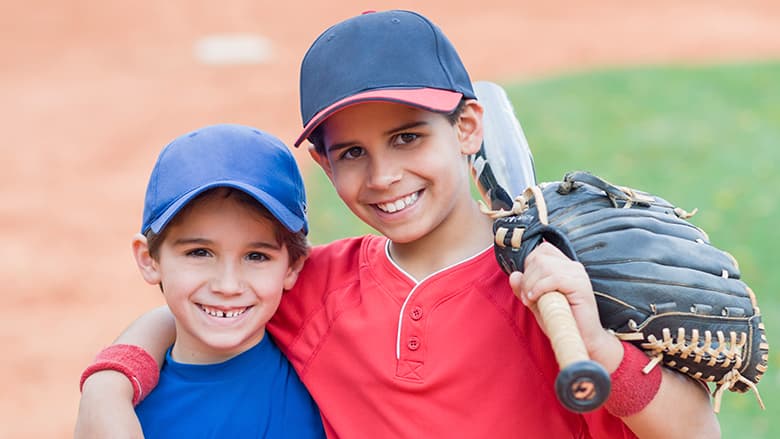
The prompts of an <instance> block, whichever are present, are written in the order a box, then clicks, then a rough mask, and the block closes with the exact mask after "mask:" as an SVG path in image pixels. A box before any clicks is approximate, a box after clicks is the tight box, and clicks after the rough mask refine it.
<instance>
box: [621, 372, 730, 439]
mask: <svg viewBox="0 0 780 439" xmlns="http://www.w3.org/2000/svg"><path fill="white" fill-rule="evenodd" d="M656 367H660V368H661V371H662V375H663V377H662V380H661V386H660V387H659V388H658V393H657V394H656V395H655V398H653V400H652V401H650V403H649V404H648V405H647V406H646V407H645V408H644V409H643V410H642V411H640V412H639V413H637V414H635V415H631V416H627V417H625V418H622V419H623V422H624V423H625V424H626V425H627V426H628V427H629V428H631V431H633V432H634V434H636V435H637V436H638V437H640V438H643V439H644V438H685V439H695V438H702V439H705V438H713V439H717V438H720V437H721V433H720V424H718V419H717V418H716V416H715V412H714V411H713V409H712V405H711V404H710V398H709V394H708V393H707V391H706V388H705V387H704V386H703V385H701V384H700V383H697V382H695V381H693V380H692V379H690V378H688V377H687V376H686V375H684V374H682V373H679V372H675V371H673V370H669V369H667V368H665V367H661V366H656Z"/></svg>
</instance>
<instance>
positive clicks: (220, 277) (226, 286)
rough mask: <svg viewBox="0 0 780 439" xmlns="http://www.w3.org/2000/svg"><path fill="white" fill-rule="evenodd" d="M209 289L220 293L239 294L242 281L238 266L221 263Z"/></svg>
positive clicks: (242, 286)
mask: <svg viewBox="0 0 780 439" xmlns="http://www.w3.org/2000/svg"><path fill="white" fill-rule="evenodd" d="M211 289H212V291H214V292H215V293H220V294H241V292H242V291H243V290H244V282H243V281H242V280H241V273H240V270H239V268H238V267H236V266H235V264H232V263H224V264H221V265H220V267H219V268H218V269H217V272H216V273H215V275H214V278H213V280H212V282H211Z"/></svg>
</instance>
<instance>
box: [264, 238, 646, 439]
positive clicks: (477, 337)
mask: <svg viewBox="0 0 780 439" xmlns="http://www.w3.org/2000/svg"><path fill="white" fill-rule="evenodd" d="M387 242H388V241H387V239H386V238H384V237H377V236H366V237H362V238H351V239H346V240H341V241H337V242H334V243H331V244H328V245H325V246H320V247H315V248H314V249H313V251H312V254H311V256H310V257H309V259H308V260H307V262H306V265H305V267H304V269H303V271H302V273H301V275H300V277H299V279H298V282H297V284H296V286H295V288H294V289H293V290H291V291H288V292H286V293H285V296H284V298H283V301H282V304H281V306H280V307H279V311H278V312H277V315H276V316H275V317H274V319H273V320H272V322H271V324H270V325H269V330H270V331H271V333H272V334H273V335H274V336H275V338H276V340H277V341H278V343H279V345H280V347H281V348H282V350H283V351H284V352H285V353H286V354H287V355H288V357H289V359H290V361H291V362H292V364H293V366H294V367H295V368H296V369H297V371H298V373H299V375H300V377H301V380H302V381H303V383H304V384H305V385H306V387H307V388H308V389H309V391H310V392H311V393H312V396H313V397H314V399H315V401H316V402H317V403H318V404H319V407H320V411H321V413H322V417H323V420H324V423H325V427H326V430H327V432H328V435H329V437H333V438H337V437H338V438H361V439H363V438H372V439H378V438H545V439H560V438H590V437H593V438H633V437H635V436H634V435H633V434H632V433H631V431H630V430H629V429H628V427H626V426H625V425H624V424H623V423H622V422H621V421H620V419H618V418H616V417H614V416H612V415H610V414H609V413H608V412H606V411H605V410H603V409H599V410H596V411H594V412H591V413H588V414H585V415H579V414H575V413H571V412H569V411H567V410H566V409H564V408H563V407H562V406H561V404H560V403H559V402H558V400H557V399H556V396H555V392H554V381H555V377H556V375H557V373H558V366H557V364H556V362H555V357H554V354H553V352H552V349H551V347H550V343H549V341H548V339H547V338H546V337H545V335H544V333H543V332H542V331H541V329H540V328H539V326H538V325H537V323H536V320H535V318H534V316H533V314H531V312H530V311H528V310H527V308H525V307H524V306H523V304H522V303H521V302H520V301H519V300H518V299H517V298H516V297H515V296H514V294H513V293H512V290H511V288H510V287H509V282H508V279H507V276H506V274H504V273H503V272H502V271H501V269H500V268H499V266H498V264H497V263H496V261H495V257H494V255H493V251H492V249H490V248H489V249H485V250H484V251H483V252H481V253H479V254H477V255H475V256H473V257H472V258H470V259H468V260H465V261H462V262H460V263H458V264H456V265H454V266H451V267H447V268H446V269H443V270H441V271H439V272H437V273H434V274H432V275H430V276H428V277H427V278H425V279H423V280H421V281H419V282H418V281H416V280H415V279H413V278H412V277H411V276H409V275H408V274H406V273H405V272H404V271H403V270H402V269H400V268H399V267H398V266H397V265H395V264H394V263H393V262H392V260H391V258H390V257H389V254H388V252H387Z"/></svg>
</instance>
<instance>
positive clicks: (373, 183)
mask: <svg viewBox="0 0 780 439" xmlns="http://www.w3.org/2000/svg"><path fill="white" fill-rule="evenodd" d="M402 175H403V171H402V170H401V167H400V166H398V165H396V163H395V161H393V160H390V159H389V158H387V157H386V156H381V157H376V158H374V159H373V160H372V161H371V169H370V171H369V175H368V187H370V188H371V189H385V188H387V187H389V186H390V185H392V184H393V183H395V182H398V181H400V180H401V176H402Z"/></svg>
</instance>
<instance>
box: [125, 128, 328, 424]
mask: <svg viewBox="0 0 780 439" xmlns="http://www.w3.org/2000/svg"><path fill="white" fill-rule="evenodd" d="M141 231H142V233H140V234H137V235H136V236H135V237H134V238H133V254H134V256H135V259H136V262H137V264H138V268H139V269H140V271H141V275H142V276H143V278H144V280H146V282H148V283H150V284H153V285H154V284H157V285H160V289H161V290H162V292H163V295H164V296H165V300H166V302H167V303H168V307H169V308H170V310H171V311H172V313H173V315H174V318H175V325H176V341H175V342H174V344H173V346H171V347H170V348H169V349H168V351H167V353H166V356H165V361H164V363H163V366H162V371H161V373H160V380H159V385H158V386H157V387H156V388H155V389H154V391H152V392H151V393H150V394H149V395H148V396H147V397H146V399H144V400H143V402H141V403H140V404H139V405H138V406H137V407H136V413H137V415H138V418H139V420H140V422H141V426H142V428H143V432H144V436H145V437H146V438H147V439H149V438H155V437H160V438H162V437H166V438H171V437H190V438H193V437H246V438H249V437H251V438H260V437H263V438H280V437H285V438H286V437H291V438H292V437H294V438H320V437H324V431H323V428H322V421H321V419H320V416H319V411H318V410H317V407H316V406H315V404H314V402H313V401H312V399H311V396H310V395H309V393H308V391H307V390H306V389H305V388H304V386H303V384H301V382H300V380H299V378H298V375H297V374H296V373H295V370H294V369H293V368H292V366H291V365H290V363H289V362H288V361H287V359H286V358H285V357H284V356H283V355H282V353H281V352H280V351H279V349H278V348H277V346H276V344H275V343H274V341H273V340H272V339H271V338H270V337H269V336H268V335H267V334H266V332H265V326H266V323H267V322H268V320H270V319H271V317H272V316H273V315H274V313H275V312H276V309H277V307H278V306H279V302H280V301H281V298H282V294H283V291H284V290H288V289H290V288H292V286H293V285H294V284H295V281H296V279H297V277H298V272H299V271H300V269H301V267H302V265H303V261H304V260H305V259H306V256H307V253H308V251H309V245H308V241H307V238H306V234H307V231H308V226H307V221H306V199H305V195H304V189H303V180H302V178H301V175H300V173H299V170H298V167H297V165H296V162H295V159H294V158H293V156H292V154H291V153H290V151H289V149H288V148H287V147H286V146H285V145H284V144H283V143H282V142H281V141H279V140H278V139H276V138H275V137H273V136H271V135H269V134H266V133H264V132H261V131H259V130H256V129H253V128H249V127H245V126H240V125H214V126H209V127H205V128H201V129H199V130H196V131H194V132H191V133H188V134H185V135H182V136H181V137H178V138H177V139H175V140H174V141H172V142H171V143H170V144H169V145H168V146H167V147H165V149H164V150H163V151H162V152H161V153H160V156H159V158H158V160H157V163H156V165H155V167H154V170H153V171H152V175H151V177H150V179H149V185H148V188H147V192H146V201H145V205H144V213H143V226H142V228H141ZM116 349H119V350H126V352H127V353H128V354H129V355H130V356H133V355H136V354H138V352H137V351H136V350H135V349H134V348H133V347H130V346H127V345H124V346H123V345H119V346H118V347H117V348H116Z"/></svg>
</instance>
